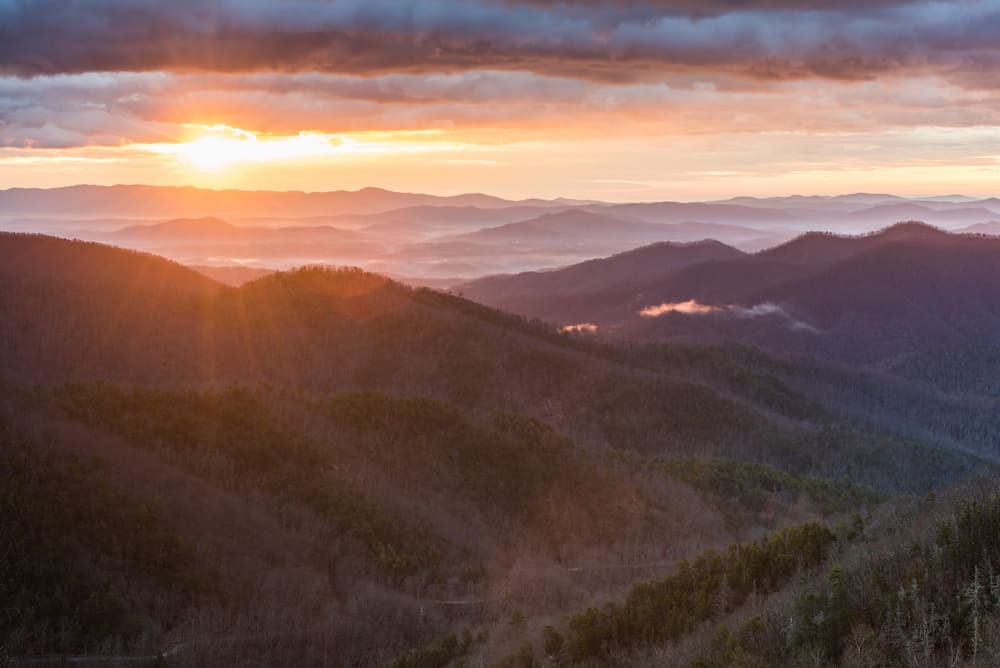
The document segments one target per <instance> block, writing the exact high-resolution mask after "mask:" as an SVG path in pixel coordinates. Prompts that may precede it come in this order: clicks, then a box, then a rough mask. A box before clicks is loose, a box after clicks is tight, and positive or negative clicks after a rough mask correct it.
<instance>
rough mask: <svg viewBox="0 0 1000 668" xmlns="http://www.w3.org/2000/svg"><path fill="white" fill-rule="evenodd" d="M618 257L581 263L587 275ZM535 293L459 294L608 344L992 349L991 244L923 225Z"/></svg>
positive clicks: (864, 350) (487, 285) (470, 288)
mask: <svg viewBox="0 0 1000 668" xmlns="http://www.w3.org/2000/svg"><path fill="white" fill-rule="evenodd" d="M655 250H656V249H655V247H651V248H649V249H640V250H639V251H634V253H640V252H650V253H652V252H654V251H655ZM620 257H621V256H615V257H612V258H607V259H604V260H598V261H595V262H594V263H590V264H589V266H590V267H592V269H591V270H590V273H591V274H592V275H595V276H596V275H599V274H600V272H599V271H598V270H597V269H596V268H598V267H601V266H602V264H603V263H607V264H614V263H616V262H618V261H619V259H618V258H620ZM586 266H587V265H575V266H574V267H569V268H566V269H563V270H561V271H562V272H564V273H569V274H570V275H572V274H573V273H575V272H580V273H583V272H585V267H586ZM540 276H543V277H544V276H545V274H540ZM539 283H540V282H539V281H538V278H537V276H536V275H534V274H522V275H518V276H514V277H497V278H488V279H482V280H479V281H475V282H473V283H471V284H469V285H467V286H463V294H467V295H469V296H471V297H473V298H478V299H482V300H483V301H484V302H485V303H494V304H497V305H501V304H502V306H503V307H504V308H507V309H509V310H512V311H514V312H520V313H524V314H525V315H530V316H533V317H539V318H543V319H548V320H549V321H551V322H554V323H555V324H556V325H572V324H575V323H590V324H593V325H595V326H597V328H598V331H599V332H601V333H603V335H604V336H608V337H611V338H615V339H619V340H640V341H688V342H706V341H737V342H741V343H748V344H753V345H758V346H762V347H765V348H769V349H772V350H778V351H783V352H790V351H792V352H801V353H808V354H812V355H818V356H820V357H831V358H834V359H838V360H844V361H849V362H855V363H861V364H875V365H879V364H881V365H896V364H899V363H901V361H903V360H905V359H907V357H908V356H910V355H918V354H921V353H922V352H923V351H926V350H928V349H930V348H932V347H942V346H943V347H957V348H956V349H961V348H964V347H966V346H970V345H972V346H986V347H990V346H996V347H1000V239H997V238H994V237H984V236H974V235H963V234H952V233H948V232H945V231H942V230H940V229H937V228H934V227H932V226H929V225H926V224H923V223H915V222H911V223H901V224H897V225H894V226H891V227H889V228H886V229H883V230H881V231H879V232H877V233H872V234H867V235H861V236H842V235H833V234H829V233H808V234H805V235H802V236H800V237H797V238H796V239H794V240H792V241H789V242H787V243H785V244H782V245H780V246H777V247H775V248H772V249H769V250H766V251H762V252H760V253H756V254H753V255H740V256H737V257H731V258H722V259H710V260H706V261H704V262H700V263H693V264H690V265H687V266H683V267H679V268H676V269H674V270H666V271H664V272H662V273H660V274H659V275H656V276H646V277H645V278H643V279H641V280H635V281H633V282H623V281H620V280H617V279H616V280H614V281H608V282H606V283H603V284H602V283H600V282H599V281H595V282H594V283H591V284H589V285H588V289H587V290H574V289H572V288H571V287H567V286H560V285H559V284H558V283H556V282H554V281H553V282H550V283H549V284H548V285H547V289H538V288H537V286H538V285H539ZM505 284H506V285H531V286H532V287H533V288H534V289H530V288H528V287H525V288H523V289H522V294H521V296H519V295H518V293H517V291H516V290H507V291H503V290H501V289H499V288H498V286H503V285H505ZM542 285H544V284H542Z"/></svg>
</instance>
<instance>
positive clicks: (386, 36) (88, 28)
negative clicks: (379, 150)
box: [0, 0, 1000, 83]
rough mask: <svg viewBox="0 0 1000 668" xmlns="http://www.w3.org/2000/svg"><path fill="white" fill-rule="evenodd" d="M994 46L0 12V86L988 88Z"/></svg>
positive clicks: (463, 4) (215, 4)
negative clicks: (127, 76)
mask: <svg viewBox="0 0 1000 668" xmlns="http://www.w3.org/2000/svg"><path fill="white" fill-rule="evenodd" d="M998 35H1000V6H998V5H997V3H996V2H993V1H989V0H954V1H948V2H944V1H926V0H922V1H917V2H902V1H885V0H882V1H878V0H875V1H873V2H864V3H863V2H853V1H848V2H837V3H827V2H812V1H806V0H802V1H798V2H796V1H793V0H771V1H763V2H752V1H748V2H739V1H737V0H730V1H725V0H711V1H709V2H692V1H684V0H678V1H668V0H659V1H657V0H621V1H619V2H599V3H598V2H586V1H582V0H581V1H576V2H558V3H556V2H540V1H535V2H531V1H524V0H522V1H514V0H506V1H505V0H421V1H420V2H406V1H400V0H331V1H327V2H322V1H317V0H239V1H237V0H209V1H207V2H206V1H204V0H173V1H172V2H161V1H160V0H87V1H83V2H66V1H65V0H31V1H29V0H2V1H0V71H3V72H6V73H9V74H15V75H19V76H33V75H38V74H54V73H79V72H87V71H115V72H117V71H151V70H167V71H185V72H189V71H200V72H257V71H269V72H339V73H355V74H357V73H364V74H376V73H384V72H390V71H392V72H398V71H415V72H432V71H435V72H444V71H455V70H468V69H480V68H492V69H512V70H522V71H531V72H536V73H545V74H558V75H571V76H578V77H581V78H587V79H594V80H621V79H631V78H635V77H637V76H643V75H647V74H649V73H656V72H661V71H664V70H672V71H683V70H691V69H694V70H698V69H710V70H713V71H728V72H733V73H737V74H740V75H745V76H749V77H753V78H758V79H775V78H779V79H780V78H802V77H820V78H830V79H857V78H870V77H874V76H879V75H882V74H885V73H892V72H896V71H900V70H919V71H927V70H935V71H941V72H945V73H951V74H952V75H954V76H955V77H957V78H960V79H962V80H964V81H967V82H969V83H975V82H977V81H978V82H979V83H984V82H992V83H996V82H995V75H994V74H992V72H991V70H995V66H996V65H997V64H998V62H1000V38H998Z"/></svg>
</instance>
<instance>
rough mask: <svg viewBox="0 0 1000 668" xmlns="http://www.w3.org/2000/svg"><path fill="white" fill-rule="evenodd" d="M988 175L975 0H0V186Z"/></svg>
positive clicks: (740, 181) (652, 185)
mask: <svg viewBox="0 0 1000 668" xmlns="http://www.w3.org/2000/svg"><path fill="white" fill-rule="evenodd" d="M77 183H98V184H114V183H148V184H163V185H168V184H169V185H176V184H185V185H196V186H201V187H209V188H246V189H274V190H310V191H313V190H338V189H357V188H362V187H366V186H379V187H384V188H390V189H395V190H404V191H420V192H432V193H440V194H453V193H459V192H490V193H493V194H497V195H502V196H507V197H536V196H541V197H557V196H564V197H574V198H581V199H604V200H618V201H624V200H650V199H675V200H698V199H714V198H723V197H728V196H735V195H758V196H766V195H782V194H793V193H803V194H837V193H845V192H857V191H865V192H893V193H897V194H903V195H929V194H950V193H965V194H969V195H983V196H993V195H998V194H1000V0H952V1H948V2H927V1H916V2H911V1H908V0H864V1H862V0H838V1H837V2H820V1H818V0H761V1H757V2H755V1H753V0H603V1H599V0H564V1H561V2H558V1H542V0H411V1H406V0H327V1H322V0H170V1H169V2H164V1H162V0H0V188H8V187H50V186H59V185H71V184H77Z"/></svg>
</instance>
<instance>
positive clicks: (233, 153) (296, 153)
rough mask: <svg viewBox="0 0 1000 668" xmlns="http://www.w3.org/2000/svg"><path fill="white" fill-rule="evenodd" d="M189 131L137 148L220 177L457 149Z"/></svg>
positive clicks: (408, 141) (415, 142)
mask: <svg viewBox="0 0 1000 668" xmlns="http://www.w3.org/2000/svg"><path fill="white" fill-rule="evenodd" d="M184 127H185V128H187V129H188V130H190V131H192V135H191V138H190V139H186V140H184V141H179V142H164V143H157V144H142V145H136V148H142V149H145V150H148V151H151V152H153V153H159V154H164V155H170V156H174V157H176V158H177V159H179V160H180V161H182V162H184V163H186V164H188V165H190V166H192V167H194V168H196V169H199V170H202V171H218V170H221V169H224V168H226V167H230V166H233V165H237V164H243V163H266V162H276V161H282V160H303V159H316V158H327V157H331V158H335V157H341V156H345V155H363V154H386V153H390V154H391V153H421V152H431V151H454V150H458V149H460V148H462V145H461V144H456V143H452V142H445V141H420V140H419V139H420V137H421V136H425V135H432V134H436V132H435V131H419V132H401V133H389V132H366V133H355V134H350V135H348V134H328V133H322V132H311V131H306V130H303V131H302V132H299V133H298V134H297V135H286V136H281V135H270V134H262V133H256V132H250V131H247V130H242V129H240V128H234V127H231V126H228V125H195V124H186V125H185V126H184Z"/></svg>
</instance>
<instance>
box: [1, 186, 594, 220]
mask: <svg viewBox="0 0 1000 668" xmlns="http://www.w3.org/2000/svg"><path fill="white" fill-rule="evenodd" d="M573 203H574V202H572V201H569V200H551V201H549V200H536V199H529V200H522V201H517V202H515V201H513V200H506V199H503V198H500V197H494V196H492V195H484V194H478V193H470V194H464V195H452V196H438V195H424V194H418V193H401V192H394V191H391V190H385V189H382V188H364V189H361V190H354V191H347V190H340V191H330V192H293V191H260V190H253V191H251V190H205V189H201V188H195V187H190V186H141V185H119V186H91V185H81V186H68V187H64V188H52V189H37V188H11V189H8V190H0V214H5V215H41V214H48V215H59V216H68V215H79V214H80V212H82V211H87V212H90V214H93V215H107V214H114V215H117V216H129V215H141V216H144V217H168V218H199V217H204V216H217V217H223V218H224V217H234V216H271V215H274V216H284V217H286V218H295V217H303V216H323V215H336V214H373V213H381V212H385V211H390V210H393V209H399V208H403V207H411V206H426V205H434V204H438V205H442V204H443V205H448V206H475V207H480V208H496V207H505V206H511V205H515V204H516V205H520V206H565V205H567V204H573ZM580 204H587V202H581V203H580Z"/></svg>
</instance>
